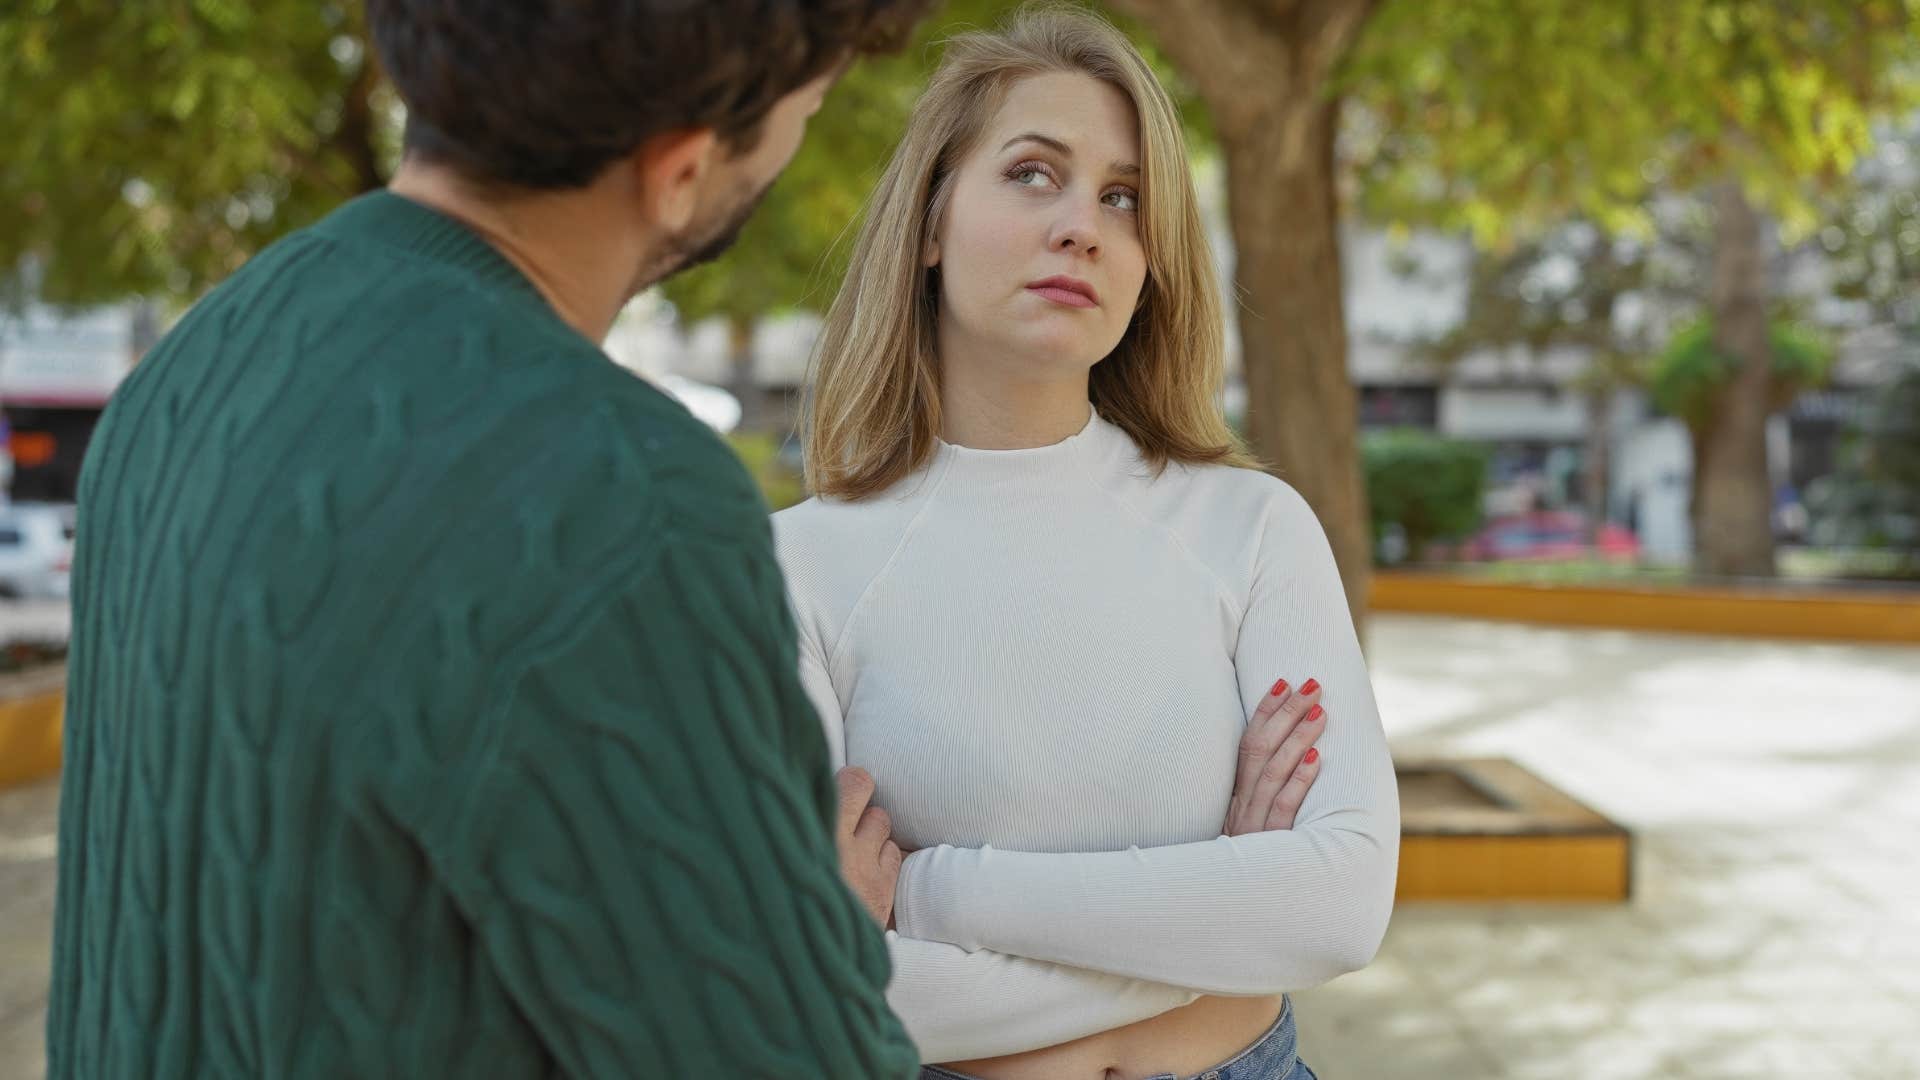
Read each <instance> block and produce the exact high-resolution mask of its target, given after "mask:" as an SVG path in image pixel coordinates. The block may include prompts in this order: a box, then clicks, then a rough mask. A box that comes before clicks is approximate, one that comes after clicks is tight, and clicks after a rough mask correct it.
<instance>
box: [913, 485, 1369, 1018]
mask: <svg viewBox="0 0 1920 1080" xmlns="http://www.w3.org/2000/svg"><path fill="white" fill-rule="evenodd" d="M1275 488H1276V492H1275V494H1274V496H1273V497H1272V499H1271V500H1270V504H1269V506H1268V510H1267V513H1266V515H1265V517H1264V522H1263V531H1262V535H1261V537H1260V539H1259V542H1258V545H1257V549H1256V551H1257V554H1256V559H1257V561H1256V564H1255V566H1254V568H1253V576H1252V579H1251V580H1252V584H1251V587H1250V589H1249V593H1248V600H1247V603H1246V606H1245V610H1244V613H1243V615H1242V619H1241V624H1240V632H1239V636H1238V642H1237V645H1236V648H1235V651H1234V668H1235V672H1236V677H1237V681H1238V684H1239V691H1240V696H1241V699H1242V702H1243V705H1244V707H1245V709H1246V711H1247V712H1248V713H1251V711H1252V709H1253V707H1254V705H1255V704H1256V703H1257V702H1258V700H1259V697H1260V695H1261V694H1263V693H1264V692H1265V690H1266V688H1267V687H1268V686H1269V685H1270V684H1271V682H1272V680H1273V679H1274V678H1275V677H1277V676H1282V675H1284V676H1286V677H1288V678H1291V679H1293V680H1294V681H1296V682H1299V681H1302V680H1304V679H1306V678H1308V677H1313V678H1317V679H1318V680H1319V681H1320V682H1321V684H1322V686H1323V687H1324V690H1323V692H1322V698H1321V700H1322V702H1323V703H1324V705H1325V707H1326V709H1327V712H1328V715H1329V721H1328V726H1327V730H1326V731H1325V732H1324V733H1323V734H1322V735H1321V737H1320V741H1319V747H1320V751H1321V755H1322V761H1323V765H1322V770H1321V773H1320V776H1319V779H1318V780H1317V781H1316V783H1315V784H1314V786H1313V789H1312V790H1311V792H1310V793H1309V794H1308V796H1307V798H1306V801H1305V804H1304V805H1303V806H1302V807H1301V810H1300V813H1299V814H1298V816H1297V818H1296V821H1295V825H1294V828H1293V829H1291V830H1287V831H1276V832H1264V833H1257V834H1252V835H1246V836H1238V837H1224V836H1223V837H1218V838H1216V839H1213V840H1208V841H1204V842H1199V843H1189V844H1178V845H1170V846H1165V847H1155V848H1147V849H1141V848H1129V849H1128V850H1125V851H1107V852H1097V853H1091V854H1047V853H1031V852H1018V851H998V850H995V849H993V848H991V847H983V848H977V849H962V848H954V847H946V846H942V847H938V848H932V849H928V850H923V851H917V852H914V853H913V854H912V855H911V856H909V857H908V859H907V861H906V866H905V868H904V869H903V871H902V874H901V879H900V898H899V900H898V902H897V908H896V916H895V917H896V921H897V923H898V925H899V926H900V930H901V932H902V933H905V934H908V935H911V936H914V937H918V938H923V939H929V940H935V941H943V942H948V943H950V944H953V945H956V946H959V947H960V948H962V949H967V950H974V949H986V950H993V951H996V952H1001V953H1008V954H1012V955H1015V956H1021V957H1028V958H1031V959H1035V960H1046V961H1051V962H1054V963H1061V964H1071V965H1075V966H1079V967H1084V968H1091V969H1094V970H1098V971H1105V972H1110V973H1113V974H1116V975H1124V976H1128V977H1132V978H1140V979H1153V980H1159V981H1164V982H1168V983H1174V984H1178V985H1182V986H1190V987H1194V988H1196V989H1199V990H1204V991H1207V992H1209V993H1219V994H1267V993H1276V992H1281V991H1287V990H1297V989H1301V988H1305V987H1309V986H1313V985H1317V984H1319V983H1322V982H1325V981H1326V980H1328V979H1331V978H1333V977H1335V976H1337V975H1340V974H1343V973H1345V972H1348V971H1352V970H1355V969H1357V968H1359V967H1361V966H1363V965H1365V964H1366V963H1367V962H1368V961H1369V960H1370V959H1371V958H1372V956H1373V954H1374V953H1375V951H1376V950H1377V949H1378V947H1379V943H1380V940H1381V938H1382V937H1383V935H1384V934H1385V931H1386V926H1387V921H1388V918H1389V916H1390V914H1391V911H1392V905H1393V890H1394V878H1395V871H1396V865H1397V858H1398V851H1399V802H1398V794H1397V789H1396V785H1395V780H1394V774H1393V765H1392V761H1391V759H1390V757H1389V754H1388V750H1387V742H1386V736H1385V733H1384V731H1383V730H1382V727H1381V723H1380V717H1379V712H1378V708H1377V706H1376V705H1375V703H1374V698H1373V692H1372V688H1371V686H1370V685H1369V682H1368V679H1367V671H1366V665H1365V662H1364V660H1363V658H1362V657H1361V653H1360V647H1359V642H1358V640H1357V638H1356V636H1355V634H1354V631H1353V624H1352V620H1351V618H1350V617H1349V614H1348V611H1347V606H1346V599H1345V596H1344V593H1343V592H1342V589H1341V584H1340V578H1339V574H1338V571H1337V569H1336V567H1335V565H1334V561H1333V555H1332V552H1331V550H1330V549H1329V547H1328V545H1327V542H1326V538H1325V535H1324V533H1322V531H1321V529H1320V526H1319V523H1318V522H1317V521H1316V520H1315V518H1314V517H1313V514H1312V511H1311V510H1310V509H1309V508H1308V507H1307V505H1306V503H1305V501H1304V500H1302V499H1301V498H1300V497H1299V496H1298V495H1297V494H1296V493H1294V492H1293V491H1292V489H1291V488H1285V487H1283V486H1281V485H1275ZM1223 767H1225V768H1231V767H1232V765H1231V763H1225V764H1223Z"/></svg>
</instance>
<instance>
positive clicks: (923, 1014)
mask: <svg viewBox="0 0 1920 1080" xmlns="http://www.w3.org/2000/svg"><path fill="white" fill-rule="evenodd" d="M805 625H806V624H805V623H804V622H803V623H802V626H803V627H804V626H805ZM800 681H801V683H802V684H803V685H805V686H806V688H807V694H808V696H809V697H810V698H811V699H812V700H813V703H814V709H815V711H816V712H818V713H819V714H820V722H821V725H822V727H823V728H824V729H825V731H826V733H827V742H828V753H829V754H830V755H831V757H832V759H833V763H834V767H835V768H838V767H839V766H841V765H844V764H846V756H847V755H846V735H845V731H846V728H845V722H844V718H843V717H842V714H841V709H840V699H839V696H838V694H837V693H836V692H835V691H834V688H833V681H832V679H831V678H830V677H829V676H828V674H827V667H826V663H825V657H824V654H823V650H822V649H821V648H820V645H819V642H818V641H817V640H816V639H815V638H814V635H813V634H811V633H809V632H807V631H806V630H805V629H803V630H802V631H801V635H800ZM887 946H888V950H889V952H890V953H891V955H892V959H893V981H892V983H891V984H889V985H888V987H887V1003H888V1004H889V1005H891V1006H892V1007H893V1011H894V1012H895V1013H896V1014H897V1015H898V1016H899V1017H900V1020H901V1022H902V1023H904V1024H905V1025H906V1027H907V1034H908V1035H910V1036H912V1038H913V1041H914V1043H915V1045H917V1046H918V1047H919V1048H920V1060H922V1061H925V1062H935V1063H937V1062H944V1061H966V1060H971V1059H974V1058H985V1057H999V1056H1001V1055H1004V1054H1018V1053H1022V1052H1025V1051H1028V1050H1038V1049H1040V1048H1042V1047H1047V1046H1058V1045H1060V1044H1061V1043H1065V1042H1072V1041H1073V1040H1075V1039H1079V1038H1084V1037H1085V1036H1088V1035H1093V1034H1097V1033H1099V1032H1102V1031H1112V1030H1113V1029H1115V1028H1119V1027H1125V1026H1126V1025H1128V1024H1132V1023H1137V1022H1139V1021H1141V1020H1146V1019H1149V1018H1151V1017H1155V1016H1158V1015H1160V1014H1161V1013H1163V1012H1166V1011H1167V1010H1169V1009H1174V1008H1178V1007H1179V1006H1182V1005H1186V1004H1189V1003H1190V1002H1192V1001H1194V1000H1195V999H1197V998H1198V997H1199V996H1200V995H1199V994H1197V993H1195V992H1193V991H1191V990H1187V989H1185V988H1183V987H1178V986H1168V985H1165V984H1163V983H1156V982H1151V981H1148V980H1144V979H1128V978H1123V977H1120V976H1116V975H1107V974H1103V973H1101V972H1097V971H1086V970H1083V969H1081V968H1075V967H1069V966H1066V965H1063V964H1049V963H1045V962H1042V961H1038V960H1028V959H1026V958H1024V957H1019V956H1007V955H1003V954H1000V953H996V952H993V951H991V950H988V949H975V950H972V951H968V950H965V949H958V948H955V947H953V946H952V945H948V944H945V943H943V942H937V941H921V940H917V939H915V938H911V937H903V936H902V935H900V934H898V933H895V932H892V931H889V932H888V934H887Z"/></svg>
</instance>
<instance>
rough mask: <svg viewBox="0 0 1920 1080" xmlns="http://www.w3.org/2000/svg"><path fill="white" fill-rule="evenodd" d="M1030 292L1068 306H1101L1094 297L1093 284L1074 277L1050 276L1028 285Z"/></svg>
mask: <svg viewBox="0 0 1920 1080" xmlns="http://www.w3.org/2000/svg"><path fill="white" fill-rule="evenodd" d="M1027 291H1028V292H1034V293H1039V294H1040V295H1041V296H1044V297H1046V298H1047V299H1048V300H1051V301H1053V302H1054V303H1056V304H1062V305H1065V306H1066V307H1077V308H1090V307H1099V306H1100V302H1099V301H1098V300H1096V299H1094V296H1093V286H1091V285H1088V284H1087V283H1086V282H1084V281H1080V280H1077V279H1074V278H1064V277H1050V278H1047V279H1045V280H1043V281H1036V282H1034V283H1033V284H1031V285H1029V286H1027Z"/></svg>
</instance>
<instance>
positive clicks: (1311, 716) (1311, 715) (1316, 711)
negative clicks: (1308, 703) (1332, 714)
mask: <svg viewBox="0 0 1920 1080" xmlns="http://www.w3.org/2000/svg"><path fill="white" fill-rule="evenodd" d="M1325 715H1327V714H1326V712H1325V710H1323V709H1321V708H1320V706H1318V705H1315V706H1314V707H1313V708H1311V709H1308V710H1307V715H1306V716H1305V717H1304V719H1307V720H1318V719H1320V718H1321V717H1323V716H1325Z"/></svg>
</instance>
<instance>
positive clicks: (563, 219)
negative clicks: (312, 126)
mask: <svg viewBox="0 0 1920 1080" xmlns="http://www.w3.org/2000/svg"><path fill="white" fill-rule="evenodd" d="M387 186H388V190H390V191H392V192H393V193H394V194H396V195H399V196H401V197H403V198H406V199H410V200H412V201H414V202H416V203H419V204H421V205H422V206H426V207H428V208H430V209H433V210H436V211H438V212H440V213H442V214H445V215H447V216H448V217H451V218H453V219H455V220H456V221H459V222H460V223H461V224H463V225H465V226H466V227H467V228H469V229H472V230H473V231H474V232H475V233H476V234H478V235H479V236H480V238H481V239H483V240H485V241H486V242H487V243H488V244H489V245H491V246H492V247H493V249H494V250H495V251H498V252H499V253H500V255H501V257H502V258H504V259H506V260H507V261H508V262H510V263H512V264H513V265H514V267H515V268H516V269H518V270H519V271H520V272H521V273H522V274H525V275H526V277H527V280H528V281H530V282H532V283H533V286H534V288H536V289H538V290H539V291H540V294H541V295H542V296H543V297H545V298H546V301H547V303H548V304H549V305H551V306H552V307H553V310H554V311H555V313H557V314H558V315H559V316H560V318H561V319H563V320H564V321H565V322H566V323H567V324H568V325H569V326H572V327H573V328H574V329H575V330H578V331H579V332H580V333H581V335H583V336H584V337H586V338H587V339H588V340H590V341H595V342H598V341H603V340H605V339H606V336H607V332H608V331H609V330H611V329H612V328H613V320H614V317H615V316H617V315H619V314H620V309H621V308H622V307H624V306H625V305H626V302H627V301H628V300H629V299H631V297H632V288H633V284H634V267H636V266H638V265H642V264H643V262H644V260H643V259H642V258H640V256H639V254H638V252H637V248H638V246H639V245H638V241H637V239H636V238H635V237H633V236H631V235H625V234H622V233H621V232H619V231H618V230H617V229H609V228H608V223H607V222H608V218H609V215H606V214H600V213H596V212H595V210H594V205H593V204H594V202H595V201H596V200H599V199H603V198H605V195H604V193H602V192H600V191H598V190H597V189H596V188H595V187H588V188H584V189H580V190H569V191H562V192H552V193H546V192H529V193H525V194H513V195H507V196H499V195H492V194H483V193H481V192H480V191H478V190H477V189H476V188H475V187H474V186H473V185H471V184H469V183H467V182H466V181H464V180H462V179H461V178H459V177H458V176H456V175H454V174H453V173H451V172H449V171H448V170H446V169H443V168H438V167H435V166H432V165H424V164H421V163H418V162H412V161H409V162H406V163H404V164H402V165H401V167H400V170H399V172H397V173H396V174H395V175H394V178H393V181H392V183H390V184H388V185H387Z"/></svg>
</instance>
